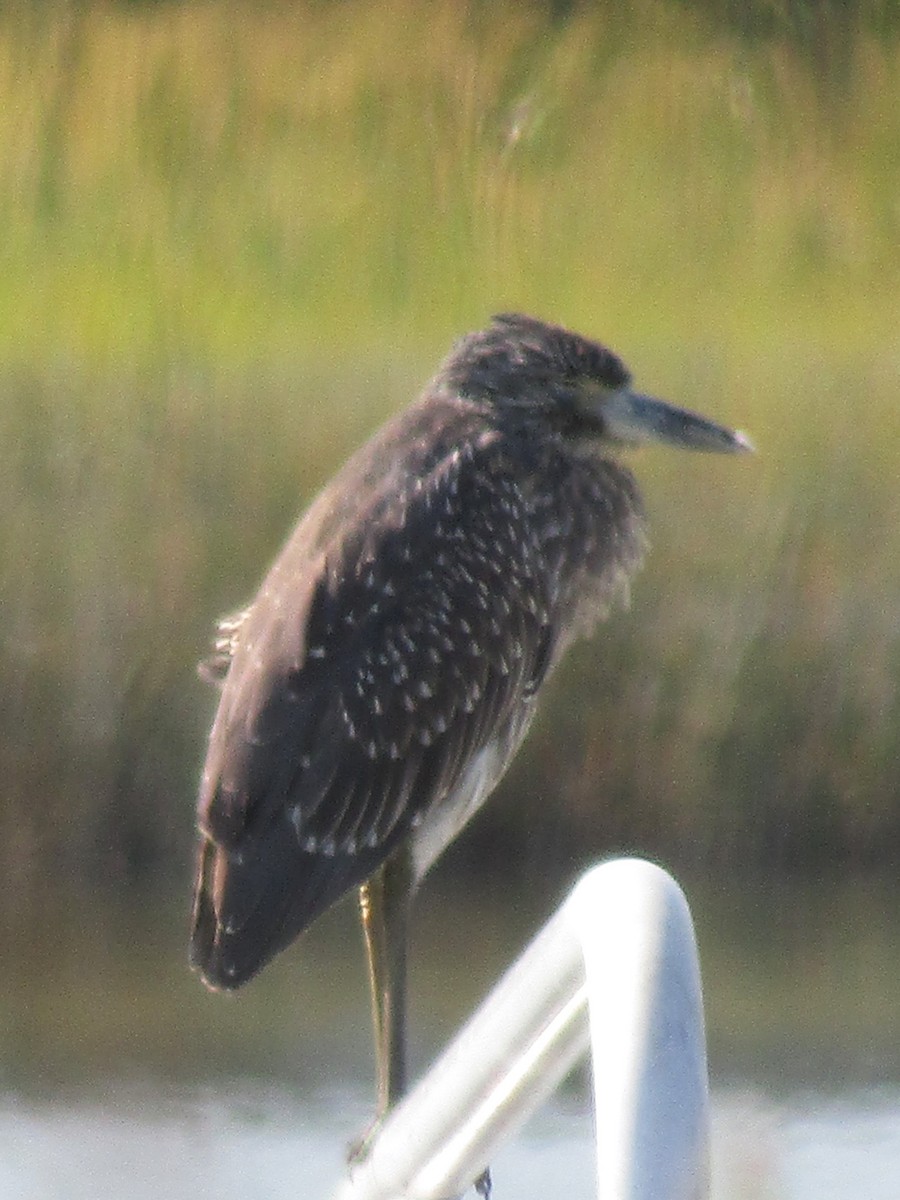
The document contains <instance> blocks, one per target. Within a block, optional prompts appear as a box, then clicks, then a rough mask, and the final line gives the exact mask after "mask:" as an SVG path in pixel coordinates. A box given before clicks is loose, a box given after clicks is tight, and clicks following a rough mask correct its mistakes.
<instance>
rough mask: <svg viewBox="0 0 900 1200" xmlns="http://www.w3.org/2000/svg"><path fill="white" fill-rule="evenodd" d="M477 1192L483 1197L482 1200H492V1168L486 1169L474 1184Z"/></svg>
mask: <svg viewBox="0 0 900 1200" xmlns="http://www.w3.org/2000/svg"><path fill="white" fill-rule="evenodd" d="M474 1187H475V1191H476V1192H477V1193H478V1195H479V1196H481V1198H482V1200H491V1190H492V1188H493V1184H492V1183H491V1168H490V1167H485V1168H484V1170H483V1171H482V1172H481V1174H480V1175H479V1176H478V1178H477V1179H476V1180H475V1183H474Z"/></svg>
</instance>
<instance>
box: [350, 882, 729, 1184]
mask: <svg viewBox="0 0 900 1200" xmlns="http://www.w3.org/2000/svg"><path fill="white" fill-rule="evenodd" d="M588 1049H590V1052H591V1060H592V1065H593V1080H594V1112H595V1129H596V1144H597V1196H598V1198H599V1200H705V1198H706V1197H708V1195H709V1182H708V1168H707V1153H708V1142H709V1112H708V1085H707V1070H706V1042H705V1037H704V1032H703V1006H702V998H701V988H700V969H699V963H698V958H697V948H696V941H695V938H694V930H693V924H692V921H691V915H690V910H689V908H688V905H687V901H686V900H685V898H684V894H683V893H682V891H681V889H680V888H679V887H678V884H677V883H676V882H675V880H674V879H673V878H672V877H671V875H669V874H667V873H666V872H665V871H663V870H662V869H661V868H660V867H656V866H653V865H652V864H651V863H648V862H645V861H643V860H641V859H616V860H614V861H612V862H607V863H604V864H602V865H600V866H598V867H594V868H593V869H591V870H590V871H588V872H587V873H586V874H585V875H584V876H582V878H581V880H580V881H579V883H578V884H577V885H576V886H575V888H574V889H573V890H572V892H571V894H570V895H569V897H568V899H567V900H566V901H565V902H564V903H563V905H562V906H561V907H560V908H559V910H558V911H557V913H556V915H555V916H554V917H552V918H551V920H550V921H549V922H548V923H547V925H545V926H544V928H543V930H542V931H541V932H540V933H539V934H538V935H537V937H536V938H535V939H534V941H533V942H532V943H531V945H530V946H528V947H527V949H526V950H525V951H524V953H523V954H522V956H521V957H520V958H519V959H518V961H517V962H515V963H514V964H513V966H512V967H511V968H510V969H509V970H508V971H507V973H506V975H505V976H504V977H503V978H502V979H501V980H500V982H499V983H498V984H497V986H496V987H495V988H494V990H493V992H491V994H490V995H489V996H488V997H487V999H486V1000H485V1001H484V1002H483V1003H482V1005H481V1007H480V1008H479V1009H478V1010H477V1011H476V1012H475V1014H474V1015H473V1016H472V1017H471V1018H470V1020H469V1021H468V1022H467V1023H466V1025H465V1026H464V1027H463V1028H462V1030H461V1031H460V1032H459V1033H458V1034H457V1036H456V1037H455V1038H454V1040H453V1042H451V1044H450V1045H449V1046H448V1048H447V1049H446V1050H445V1051H444V1053H443V1054H442V1055H441V1056H440V1058H439V1059H438V1060H437V1062H436V1063H435V1064H434V1065H433V1066H432V1067H431V1069H430V1070H429V1072H428V1073H427V1075H426V1076H425V1077H424V1078H423V1079H422V1080H421V1082H420V1083H418V1084H417V1085H416V1087H415V1088H414V1089H413V1091H412V1092H410V1094H409V1096H407V1098H406V1099H405V1100H404V1101H403V1103H402V1104H400V1105H398V1107H397V1108H396V1109H395V1110H394V1111H393V1112H392V1113H391V1115H390V1117H389V1118H388V1119H387V1120H386V1121H385V1123H384V1125H383V1126H382V1128H381V1130H380V1131H379V1133H378V1136H377V1138H376V1139H375V1141H374V1143H373V1145H372V1147H371V1149H370V1151H369V1153H368V1155H367V1157H366V1158H365V1160H364V1161H363V1162H361V1163H359V1164H357V1165H355V1166H354V1167H352V1168H351V1170H350V1173H349V1175H348V1177H347V1179H345V1180H344V1181H343V1183H342V1184H341V1186H340V1187H339V1189H338V1191H337V1193H336V1200H446V1198H447V1197H454V1196H459V1195H460V1194H461V1193H462V1192H464V1191H465V1190H466V1188H467V1187H469V1186H470V1185H471V1183H472V1180H473V1179H475V1178H476V1177H477V1176H478V1175H479V1174H480V1172H481V1171H482V1169H483V1168H484V1167H485V1165H486V1164H488V1163H489V1162H490V1159H491V1155H492V1154H493V1152H494V1151H495V1150H496V1148H497V1147H498V1145H499V1144H500V1143H501V1142H502V1141H503V1140H504V1139H505V1138H507V1137H509V1135H510V1134H511V1133H512V1132H513V1131H514V1130H515V1129H517V1128H518V1127H519V1126H520V1125H521V1124H522V1123H523V1122H524V1121H525V1120H526V1119H527V1118H528V1117H529V1116H530V1115H531V1113H532V1112H534V1110H535V1109H536V1108H537V1107H538V1106H539V1105H540V1104H541V1102H542V1101H543V1100H544V1099H545V1098H546V1096H547V1095H549V1093H550V1092H552V1091H553V1089H554V1088H556V1086H557V1085H558V1084H559V1083H560V1081H561V1080H562V1079H563V1077H564V1076H565V1075H566V1074H567V1073H568V1071H569V1070H570V1069H571V1067H572V1066H573V1065H574V1064H575V1062H576V1061H577V1060H578V1059H579V1057H580V1056H581V1055H582V1054H584V1053H585V1051H587V1050H588Z"/></svg>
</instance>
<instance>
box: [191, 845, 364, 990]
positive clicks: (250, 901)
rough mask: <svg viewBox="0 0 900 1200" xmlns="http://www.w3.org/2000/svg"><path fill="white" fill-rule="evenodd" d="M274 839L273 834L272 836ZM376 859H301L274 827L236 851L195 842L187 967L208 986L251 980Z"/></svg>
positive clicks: (308, 856)
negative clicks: (197, 846) (196, 852)
mask: <svg viewBox="0 0 900 1200" xmlns="http://www.w3.org/2000/svg"><path fill="white" fill-rule="evenodd" d="M279 834H280V835H281V836H279ZM381 857H383V855H382V854H378V855H377V856H376V855H374V854H373V856H372V858H371V859H370V857H369V855H367V854H356V855H339V854H336V855H334V856H330V857H325V856H324V855H321V854H312V853H307V852H305V851H304V850H302V849H301V848H300V846H299V845H298V844H297V840H296V838H293V837H289V836H284V832H283V830H281V829H279V828H278V822H274V823H273V825H272V826H270V828H269V830H267V831H266V834H264V835H263V836H262V838H260V839H259V840H257V839H254V840H253V842H252V843H251V844H250V845H249V846H247V845H245V846H244V847H243V848H242V849H240V850H231V849H226V848H224V847H222V846H221V845H218V844H217V843H216V842H214V841H213V840H212V839H211V838H209V837H204V838H203V839H202V841H201V846H200V856H199V863H198V869H197V885H196V890H195V893H194V907H193V917H192V929H191V946H190V961H191V965H192V966H193V967H194V968H195V969H196V970H197V971H199V972H200V975H201V976H202V978H203V980H204V982H205V983H206V984H207V985H208V986H209V987H211V988H215V989H222V990H228V991H230V990H232V989H234V988H237V987H240V986H241V984H243V983H246V982H247V981H248V980H249V979H252V978H253V976H254V975H256V974H257V972H259V971H260V970H261V969H262V968H263V967H264V966H265V965H266V963H267V962H269V961H270V960H271V959H272V958H274V956H275V955H276V954H278V953H279V951H281V950H283V949H285V947H286V946H287V945H288V944H289V943H290V942H292V941H293V940H294V938H296V937H297V936H298V935H299V934H301V933H302V932H303V931H304V930H305V929H306V928H307V926H308V925H310V924H311V923H312V922H313V921H314V920H315V919H316V918H317V917H318V916H320V914H321V913H323V912H324V911H325V910H326V909H327V908H329V907H330V906H331V905H332V904H333V903H334V902H335V901H336V900H337V899H339V898H340V897H341V896H342V895H343V894H344V893H345V892H346V891H348V890H350V889H351V888H353V887H354V886H358V885H359V884H360V883H362V882H363V881H364V880H365V879H366V878H367V877H368V876H369V875H370V874H371V873H372V871H373V870H374V869H375V868H376V866H377V865H378V861H380V859H381Z"/></svg>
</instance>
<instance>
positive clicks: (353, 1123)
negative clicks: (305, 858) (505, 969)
mask: <svg viewBox="0 0 900 1200" xmlns="http://www.w3.org/2000/svg"><path fill="white" fill-rule="evenodd" d="M712 1103H713V1196H714V1198H715V1200H863V1198H865V1200H896V1196H897V1185H898V1180H900V1089H894V1090H891V1091H865V1090H864V1091H849V1092H846V1093H844V1094H841V1095H837V1096H834V1097H831V1098H829V1099H825V1098H823V1097H821V1096H816V1095H813V1094H810V1093H803V1092H799V1093H792V1094H789V1095H787V1096H778V1097H776V1096H775V1095H773V1094H771V1093H767V1092H765V1091H761V1090H753V1091H748V1090H736V1089H733V1088H724V1087H722V1088H715V1089H714V1091H713V1097H712ZM367 1105H368V1094H367V1093H366V1091H364V1090H363V1089H362V1087H355V1088H353V1089H348V1090H345V1091H343V1092H340V1091H335V1090H329V1091H321V1092H318V1093H314V1094H313V1095H311V1096H303V1097H301V1096H298V1095H296V1094H295V1093H293V1092H290V1091H288V1090H286V1089H284V1088H283V1087H279V1086H275V1085H271V1084H270V1085H268V1086H264V1085H260V1084H253V1083H251V1082H250V1081H247V1080H235V1081H232V1082H231V1083H230V1084H229V1085H228V1087H227V1089H223V1090H219V1089H207V1088H197V1089H185V1088H182V1087H177V1086H166V1085H164V1084H161V1083H155V1084H149V1083H144V1084H143V1085H140V1086H136V1085H134V1084H131V1085H129V1084H126V1083H124V1082H123V1081H113V1082H111V1083H110V1085H109V1086H108V1087H107V1088H106V1089H105V1091H104V1092H103V1093H102V1094H85V1095H81V1096H66V1097H60V1098H58V1099H56V1100H52V1101H42V1102H35V1101H25V1100H23V1099H21V1098H16V1097H14V1096H9V1095H7V1096H4V1097H3V1098H2V1100H0V1195H2V1196H3V1197H4V1200H6V1198H9V1200H97V1198H98V1197H106V1196H117V1197H127V1198H128V1200H158V1198H159V1197H163V1196H164V1197H166V1198H167V1200H202V1198H205V1197H209V1198H210V1200H212V1198H213V1197H215V1198H216V1200H256V1198H257V1197H258V1198H259V1200H282V1198H284V1200H296V1198H297V1197H298V1196H300V1197H304V1198H306V1197H308V1198H310V1200H312V1198H314V1197H322V1198H324V1197H327V1196H328V1195H330V1194H331V1192H332V1191H333V1190H334V1187H335V1185H336V1182H337V1180H338V1178H339V1176H340V1173H341V1171H342V1167H343V1158H342V1156H343V1152H344V1147H345V1146H346V1144H347V1142H348V1140H349V1138H350V1136H351V1135H352V1133H353V1132H354V1131H355V1130H358V1129H360V1128H362V1127H363V1125H364V1123H365V1120H366V1114H367V1111H368V1110H367ZM592 1154H593V1148H592V1141H591V1127H590V1115H589V1110H588V1109H587V1108H586V1106H585V1105H584V1104H583V1103H582V1102H581V1101H580V1100H579V1099H578V1098H577V1097H573V1096H569V1095H564V1096H563V1097H562V1098H561V1099H560V1098H557V1099H554V1100H553V1101H551V1102H550V1103H549V1104H548V1105H547V1106H546V1107H545V1109H544V1110H543V1111H542V1112H541V1113H540V1114H538V1115H537V1116H536V1117H535V1118H534V1119H533V1120H532V1121H531V1122H530V1124H529V1125H528V1126H527V1128H526V1129H525V1130H524V1132H522V1133H520V1134H519V1135H518V1136H517V1137H515V1138H514V1139H513V1140H512V1141H511V1142H510V1143H509V1144H508V1145H507V1146H505V1147H504V1148H503V1149H502V1150H501V1151H500V1152H499V1153H498V1154H497V1155H496V1156H495V1159H494V1162H493V1164H492V1169H493V1175H494V1183H495V1194H496V1196H497V1197H498V1200H504V1198H512V1197H515V1198H516V1200H545V1198H546V1197H548V1196H553V1195H560V1194H564V1195H565V1196H566V1197H567V1200H592V1197H593V1195H594V1193H593V1176H592V1169H593V1168H592V1164H593V1159H592Z"/></svg>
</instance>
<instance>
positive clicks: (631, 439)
mask: <svg viewBox="0 0 900 1200" xmlns="http://www.w3.org/2000/svg"><path fill="white" fill-rule="evenodd" d="M600 415H601V417H602V420H603V424H604V428H605V433H606V436H607V437H608V438H609V439H610V440H611V441H617V442H625V443H628V444H631V445H636V444H638V443H640V442H663V443H665V444H667V445H669V446H680V447H681V448H682V449H684V450H711V451H714V452H716V453H719V454H746V453H748V452H752V451H753V449H754V446H753V443H752V442H751V441H750V439H749V438H748V437H746V435H745V434H743V433H740V432H739V431H737V430H733V429H726V428H725V426H724V425H717V424H716V423H715V422H714V421H708V420H707V419H706V417H701V416H699V415H698V414H697V413H692V412H689V411H688V410H687V409H686V408H676V407H675V405H674V404H666V402H665V401H664V400H655V399H654V398H653V397H652V396H642V395H641V393H640V392H630V391H628V390H627V389H625V388H622V389H620V390H619V391H615V392H612V393H609V394H607V396H606V397H604V400H603V402H602V405H601V406H600Z"/></svg>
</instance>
